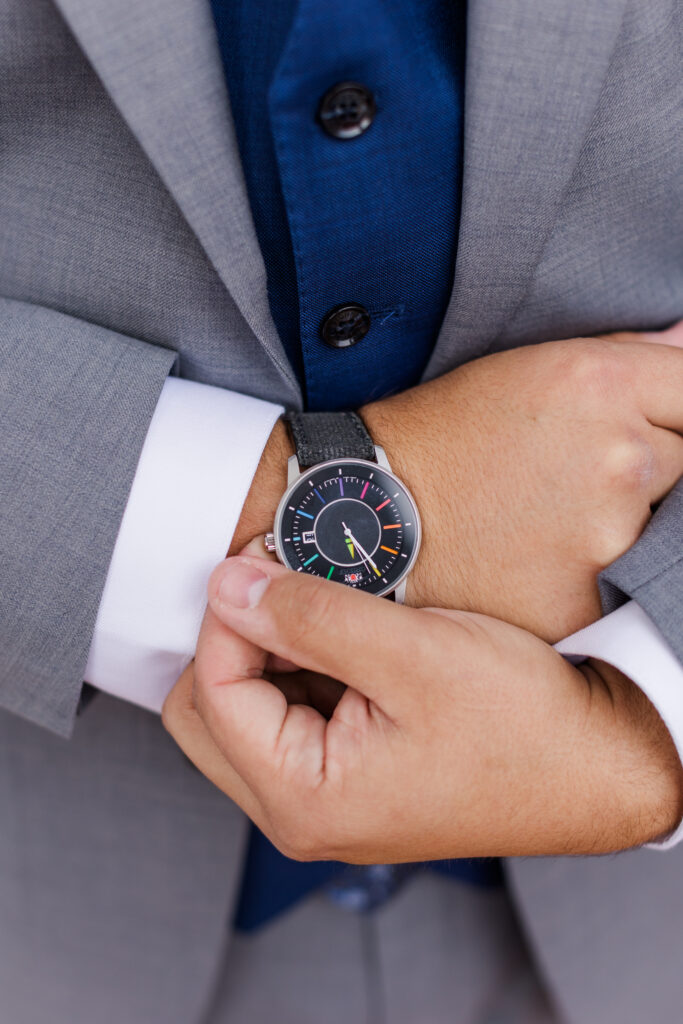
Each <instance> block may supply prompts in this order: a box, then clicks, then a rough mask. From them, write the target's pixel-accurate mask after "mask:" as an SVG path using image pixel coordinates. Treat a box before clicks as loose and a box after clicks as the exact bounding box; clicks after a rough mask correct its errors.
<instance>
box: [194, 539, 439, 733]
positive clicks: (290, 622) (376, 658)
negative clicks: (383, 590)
mask: <svg viewBox="0 0 683 1024" xmlns="http://www.w3.org/2000/svg"><path fill="white" fill-rule="evenodd" d="M209 603H210V606H211V608H212V610H213V611H214V612H215V614H216V615H218V616H219V617H220V619H221V620H222V621H223V622H224V623H225V624H226V625H228V626H229V627H230V628H231V629H234V630H236V631H238V632H239V633H240V634H241V635H242V636H243V637H245V638H246V639H247V640H249V641H251V642H252V643H253V644H255V645H257V646H259V647H264V648H266V649H267V650H268V651H271V652H272V653H274V654H275V655H277V656H278V657H280V658H285V659H287V660H289V661H292V662H294V663H295V664H297V665H299V666H301V667H302V668H306V669H309V670H310V671H312V672H316V673H319V674H321V675H326V676H331V677H332V678H334V679H339V680H340V681H341V682H343V683H346V684H348V685H350V686H352V687H354V688H355V689H357V690H358V691H359V692H360V693H362V694H363V695H364V696H365V697H368V698H370V699H371V700H373V701H374V702H376V703H377V704H379V706H380V707H382V708H383V710H386V711H387V713H388V714H389V715H390V716H391V714H392V712H391V710H390V705H394V706H398V704H397V702H398V701H399V700H400V699H401V698H400V697H399V694H398V692H397V690H398V688H397V687H396V686H395V685H392V684H393V682H394V680H395V678H396V676H397V674H398V672H399V671H401V670H403V667H404V666H405V664H406V660H407V661H408V662H411V661H412V662H413V663H414V664H415V671H416V673H418V672H419V669H420V653H421V650H422V648H423V647H424V646H425V645H426V644H427V643H428V638H427V635H426V634H427V632H428V630H425V629H424V628H423V627H419V628H415V629H414V630H413V629H411V625H410V621H409V620H411V621H412V619H411V617H412V616H414V615H417V614H419V613H418V612H417V611H416V610H415V609H412V608H405V607H402V606H400V605H396V604H393V603H392V602H390V601H383V600H381V599H378V598H376V597H375V596H373V595H370V594H364V593H362V592H359V591H353V590H352V589H351V588H349V587H345V586H343V585H342V584H339V583H331V582H330V583H328V582H327V581H326V580H322V579H318V578H317V577H313V576H308V575H305V574H303V573H296V572H292V570H291V569H286V568H285V567H284V566H281V565H272V564H270V563H264V562H261V561H260V560H259V561H257V560H255V559H242V558H234V559H228V560H227V561H226V562H223V563H222V564H221V565H220V566H218V568H217V569H215V570H214V573H213V575H212V577H211V580H210V582H209ZM423 653H425V654H426V652H423Z"/></svg>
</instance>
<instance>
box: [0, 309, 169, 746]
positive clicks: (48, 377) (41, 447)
mask: <svg viewBox="0 0 683 1024" xmlns="http://www.w3.org/2000/svg"><path fill="white" fill-rule="evenodd" d="M174 361H175V353H174V352H173V351H171V350H169V349H164V348H162V347H160V346H156V345H151V344H148V343H147V342H144V341H139V340H136V339H134V338H129V337H126V336H124V335H121V334H117V333H115V332H114V331H110V330H106V329H105V328H103V327H98V326H96V325H94V324H91V323H86V322H83V321H81V320H76V319H73V318H71V317H68V316H65V315H63V314H61V313H57V312H54V311H52V310H48V309H45V308H42V307H38V306H32V305H28V304H25V303H21V302H15V301H10V300H6V299H0V706H1V707H3V708H5V709H7V710H9V711H12V712H15V713H16V714H18V715H21V716H23V717H25V718H28V719H29V720H31V721H33V722H35V723H37V724H38V725H41V726H44V727H46V728H47V729H50V730H52V731H54V732H56V733H58V734H60V735H62V736H68V735H69V734H70V732H71V729H72V727H73V721H74V717H75V713H76V708H77V706H78V700H79V696H80V692H81V687H82V681H83V672H84V669H85V664H86V661H87V656H88V651H89V646H90V642H91V638H92V633H93V630H94V625H95V618H96V615H97V609H98V606H99V601H100V597H101V594H102V590H103V588H104V583H105V579H106V575H107V570H108V567H109V562H110V560H111V556H112V552H113V549H114V545H115V542H116V536H117V533H118V529H119V524H120V521H121V518H122V516H123V512H124V509H125V506H126V501H127V498H128V494H129V491H130V488H131V486H132V482H133V477H134V475H135V469H136V466H137V462H138V458H139V455H140V451H141V449H142V445H143V442H144V439H145V435H146V433H147V429H148V426H149V423H150V420H151V418H152V415H153V413H154V409H155V406H156V403H157V399H158V397H159V393H160V391H161V388H162V387H163V383H164V380H165V379H166V376H167V375H168V373H169V371H170V370H171V368H172V366H173V363H174Z"/></svg>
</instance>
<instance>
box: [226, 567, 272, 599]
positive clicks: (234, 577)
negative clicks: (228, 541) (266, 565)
mask: <svg viewBox="0 0 683 1024" xmlns="http://www.w3.org/2000/svg"><path fill="white" fill-rule="evenodd" d="M269 583H270V579H269V578H268V576H266V574H265V573H263V572H261V571H260V569H256V568H255V567H254V566H253V565H249V563H248V562H241V561H239V560H237V559H233V560H229V561H228V562H226V563H225V566H224V568H223V576H222V578H221V581H220V584H219V586H218V598H219V600H220V601H221V602H222V604H226V605H229V606H230V607H231V608H255V607H256V605H257V604H258V603H259V601H260V600H261V598H262V597H263V595H264V593H265V591H266V587H267V586H268V584H269Z"/></svg>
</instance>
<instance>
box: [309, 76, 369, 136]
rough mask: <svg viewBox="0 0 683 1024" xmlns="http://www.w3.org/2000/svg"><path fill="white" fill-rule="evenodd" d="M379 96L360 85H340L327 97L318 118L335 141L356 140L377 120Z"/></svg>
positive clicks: (322, 102) (327, 94) (323, 100)
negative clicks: (376, 105) (376, 100)
mask: <svg viewBox="0 0 683 1024" xmlns="http://www.w3.org/2000/svg"><path fill="white" fill-rule="evenodd" d="M375 112H376V107H375V97H374V96H373V95H372V93H371V92H370V90H369V89H366V88H365V86H364V85H359V84H358V82H339V83H338V84H337V85H333V86H332V88H331V89H328V91H327V92H326V93H325V95H324V96H323V98H322V100H321V101H320V107H319V109H318V119H319V121H320V123H321V125H322V126H323V128H324V129H325V131H326V132H327V134H328V135H331V136H332V138H334V139H355V138H356V136H357V135H362V134H363V132H365V131H367V130H368V128H369V127H370V125H371V124H372V122H373V121H374V119H375Z"/></svg>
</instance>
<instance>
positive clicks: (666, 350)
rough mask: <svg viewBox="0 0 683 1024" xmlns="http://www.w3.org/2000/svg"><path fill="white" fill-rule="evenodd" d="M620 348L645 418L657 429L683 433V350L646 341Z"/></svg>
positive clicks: (625, 343) (629, 343) (626, 344)
mask: <svg viewBox="0 0 683 1024" xmlns="http://www.w3.org/2000/svg"><path fill="white" fill-rule="evenodd" d="M677 337H678V335H677ZM620 347H623V354H624V356H626V358H627V359H628V360H629V364H630V371H631V372H630V379H631V381H632V387H633V391H634V393H635V395H636V397H637V398H638V401H639V405H640V409H641V411H642V413H643V415H644V416H645V417H646V418H647V419H648V420H649V421H650V423H652V424H653V425H654V426H657V427H665V428H666V429H667V430H674V431H676V432H677V433H679V434H681V433H683V347H680V346H678V345H676V346H674V345H662V344H660V343H656V342H643V341H638V342H624V343H623V346H620Z"/></svg>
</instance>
